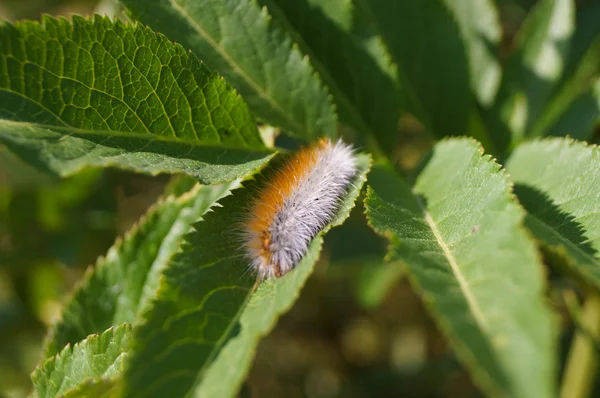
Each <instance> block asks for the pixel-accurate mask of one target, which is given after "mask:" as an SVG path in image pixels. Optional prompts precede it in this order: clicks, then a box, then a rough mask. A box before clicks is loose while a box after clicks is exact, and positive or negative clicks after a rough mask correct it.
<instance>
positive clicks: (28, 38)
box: [0, 16, 265, 182]
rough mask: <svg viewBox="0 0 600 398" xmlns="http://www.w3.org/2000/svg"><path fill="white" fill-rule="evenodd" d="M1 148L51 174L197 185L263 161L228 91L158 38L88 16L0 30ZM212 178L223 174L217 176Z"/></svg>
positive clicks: (241, 108) (248, 119) (243, 110)
mask: <svg viewBox="0 0 600 398" xmlns="http://www.w3.org/2000/svg"><path fill="white" fill-rule="evenodd" d="M0 119H6V120H9V121H12V122H23V123H22V124H19V123H13V124H11V123H10V122H8V121H3V122H2V125H0V142H2V143H4V144H5V145H7V146H8V147H9V148H11V150H13V151H14V152H15V153H17V154H18V155H19V156H21V158H23V159H24V160H25V161H28V162H30V163H32V164H34V165H36V166H39V167H44V168H46V169H49V170H51V171H54V172H57V173H59V174H62V175H65V174H72V173H74V172H75V171H77V170H79V169H80V168H82V167H84V166H87V165H92V166H107V165H108V166H118V167H124V168H128V169H131V170H136V171H143V172H148V173H153V174H156V173H160V172H171V173H172V172H176V171H185V172H188V173H191V174H193V175H194V176H196V177H197V178H199V179H200V180H203V181H205V182H214V181H224V180H226V179H232V176H233V178H236V177H239V176H241V175H243V174H244V173H246V172H247V171H248V169H251V168H253V167H254V168H256V167H257V166H258V164H260V162H261V161H264V160H265V153H262V154H261V153H260V152H261V151H264V146H263V144H262V141H261V138H260V135H259V134H258V130H257V128H256V126H255V124H254V118H253V117H252V116H251V115H250V113H249V111H248V109H247V106H246V104H245V103H244V102H243V100H242V99H241V98H240V96H239V95H238V94H237V92H236V91H235V90H233V89H232V88H231V87H230V86H228V85H227V84H226V83H225V81H224V80H223V79H222V78H221V77H220V76H219V75H217V74H216V73H213V72H211V71H209V70H208V68H207V67H206V66H205V65H204V64H202V63H201V62H200V61H199V60H198V59H197V58H196V57H195V56H194V55H192V54H190V53H189V52H186V51H185V50H184V49H183V47H181V46H179V45H176V44H173V43H172V42H170V41H169V40H167V38H165V37H164V36H163V35H161V34H155V33H154V32H152V31H151V30H150V29H148V28H146V27H143V26H141V25H139V24H135V25H130V24H125V23H123V22H120V21H118V20H117V21H111V20H110V19H109V18H105V17H100V16H94V17H92V18H91V19H85V18H82V17H78V16H73V17H72V20H71V21H68V20H66V19H57V18H52V17H48V16H44V17H43V18H42V22H41V23H37V22H32V21H26V22H17V23H15V24H10V23H8V22H2V23H0ZM220 174H223V175H222V176H221V175H220Z"/></svg>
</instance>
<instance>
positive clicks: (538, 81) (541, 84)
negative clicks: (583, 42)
mask: <svg viewBox="0 0 600 398" xmlns="http://www.w3.org/2000/svg"><path fill="white" fill-rule="evenodd" d="M574 14H575V5H574V4H573V0H541V1H540V2H539V3H538V4H537V5H536V6H535V8H534V9H533V10H532V11H531V13H530V14H529V16H528V17H527V19H526V20H525V22H524V23H523V27H522V28H521V30H520V31H519V32H518V37H517V42H516V50H515V52H514V54H513V55H512V56H511V58H510V59H509V61H508V66H507V68H506V73H505V74H504V80H503V82H502V86H501V89H500V94H499V97H498V101H497V103H496V108H497V110H498V112H500V115H501V116H500V117H501V120H502V121H503V123H505V124H506V126H507V127H508V129H509V130H510V132H511V134H512V137H513V141H515V140H516V141H517V142H518V141H519V140H521V139H522V138H523V137H524V136H525V135H526V134H529V133H530V130H531V128H532V127H533V124H534V123H535V122H536V121H537V120H538V118H539V117H540V115H541V114H542V112H543V110H544V107H545V106H546V104H547V102H548V100H549V98H550V96H551V94H552V92H553V90H554V89H555V87H556V84H557V83H558V82H559V81H560V78H561V76H562V73H563V70H564V65H565V62H566V60H567V56H568V53H569V49H570V42H571V36H572V35H573V31H574V27H575V15H574Z"/></svg>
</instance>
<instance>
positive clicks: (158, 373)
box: [125, 156, 369, 397]
mask: <svg viewBox="0 0 600 398" xmlns="http://www.w3.org/2000/svg"><path fill="white" fill-rule="evenodd" d="M359 164H360V173H359V175H358V176H357V177H356V179H355V181H354V184H353V186H352V188H351V190H350V191H349V192H348V194H347V195H346V196H345V197H344V198H343V202H342V205H341V207H340V210H339V211H338V214H337V216H336V217H335V219H334V221H333V222H332V223H331V224H330V226H332V225H338V224H340V223H341V222H342V221H343V220H344V219H345V218H346V217H347V216H348V213H349V212H350V209H351V208H352V206H353V204H354V201H355V199H356V197H357V196H358V193H359V191H360V188H361V186H362V183H363V181H364V179H365V174H366V172H367V170H368V168H369V158H368V157H366V156H360V158H359ZM261 180H262V181H261ZM264 182H265V181H264V179H263V178H261V179H260V180H257V181H255V182H248V183H246V185H247V186H246V188H244V189H238V190H236V191H234V193H233V195H232V196H229V197H226V198H224V199H223V200H222V201H220V204H221V205H222V208H217V209H215V211H213V212H209V213H207V214H206V215H205V216H204V217H203V218H204V220H203V221H201V222H199V223H197V224H196V225H195V228H196V230H195V231H193V232H191V233H189V234H188V235H187V236H186V240H187V243H186V244H185V245H184V246H183V247H182V250H181V252H180V253H179V254H178V255H176V257H175V258H174V259H173V260H172V261H171V262H170V263H169V266H168V268H167V269H165V272H164V276H165V277H164V279H162V280H161V285H160V288H159V292H158V296H157V299H156V300H155V301H154V302H153V303H152V305H151V308H150V309H149V311H148V312H147V313H146V314H144V323H143V324H142V325H141V326H140V327H139V328H137V329H136V330H135V331H134V339H133V341H132V344H133V348H132V354H131V357H130V361H129V362H128V365H127V368H126V372H125V383H126V384H125V389H126V390H125V393H126V394H128V396H136V397H138V396H139V397H165V396H184V395H185V394H186V393H188V392H189V391H190V389H192V388H193V387H194V385H195V384H197V383H201V384H200V387H199V390H198V391H199V392H198V393H199V394H203V393H204V392H207V394H208V393H209V392H210V394H208V395H204V394H203V396H211V397H220V396H231V395H232V394H233V393H235V391H236V390H237V388H238V386H239V384H240V383H241V381H242V380H243V379H244V376H245V374H246V372H247V370H248V367H249V364H250V361H251V359H252V356H253V353H254V350H255V347H256V344H257V342H258V340H259V339H260V337H262V336H263V335H265V334H266V333H267V332H268V331H269V330H270V329H271V328H272V327H273V325H274V324H275V322H276V319H277V318H278V317H279V315H281V314H282V313H283V312H285V311H286V310H287V309H289V308H290V306H291V305H292V304H293V302H294V301H295V299H296V297H297V295H298V294H299V291H300V289H301V288H302V286H303V284H304V281H305V280H306V278H307V277H308V276H309V275H310V273H311V271H312V267H313V265H314V262H315V261H316V259H317V258H318V254H319V250H320V247H321V241H322V235H323V234H324V232H325V231H326V230H327V229H329V228H330V226H328V227H327V228H326V229H325V231H323V232H322V233H321V234H319V235H318V236H317V237H316V238H315V240H314V241H313V242H312V244H311V245H310V248H309V250H308V252H307V254H306V256H305V257H304V259H303V260H302V261H301V263H300V264H299V265H298V266H297V267H296V268H295V269H294V270H292V271H291V272H289V273H288V274H286V275H285V276H283V277H282V278H279V279H277V280H272V281H267V282H265V283H263V284H261V285H260V286H259V287H258V289H257V290H256V292H254V293H253V292H252V291H253V286H255V282H256V277H255V275H254V273H253V272H252V270H250V269H249V268H248V267H249V265H248V261H247V260H246V259H245V256H244V255H243V246H242V243H243V242H242V240H241V236H240V230H239V227H240V222H243V220H244V219H245V218H246V217H248V215H247V214H246V212H247V211H248V210H247V209H248V205H249V201H250V200H251V199H252V197H253V196H254V195H255V194H256V189H257V187H258V186H260V185H261V184H262V183H264ZM259 315H260V316H259ZM225 371H226V374H227V377H223V374H224V372H225Z"/></svg>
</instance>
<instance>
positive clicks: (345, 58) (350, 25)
mask: <svg viewBox="0 0 600 398" xmlns="http://www.w3.org/2000/svg"><path fill="white" fill-rule="evenodd" d="M260 3H261V4H264V5H266V6H268V9H269V12H270V13H271V15H273V17H274V18H275V19H277V20H278V21H279V22H280V23H281V24H282V25H283V26H285V27H286V28H287V29H288V30H289V31H290V34H291V35H292V37H293V38H294V40H295V41H296V42H297V43H298V44H299V46H300V48H301V49H302V50H303V51H304V52H305V53H307V54H309V55H310V57H311V61H312V63H313V64H314V65H315V68H316V69H317V70H318V72H319V74H320V75H321V78H322V79H323V81H324V82H326V83H327V86H328V87H329V89H330V90H331V93H332V94H333V97H334V99H335V102H336V105H337V110H338V112H339V114H340V118H341V121H342V122H344V123H346V124H348V125H350V126H353V127H354V128H355V129H357V130H358V131H359V132H361V133H363V134H367V135H371V136H373V137H377V139H378V141H379V142H380V145H381V147H382V148H384V149H386V150H387V149H391V148H393V147H394V143H395V138H396V137H397V135H398V120H399V118H400V104H399V99H400V94H399V91H398V85H397V82H396V78H395V70H394V68H392V66H391V62H390V59H389V56H388V55H387V54H386V53H385V49H383V48H381V49H380V51H374V50H372V48H371V47H372V46H381V43H380V38H379V37H377V36H375V35H373V34H368V33H369V32H365V29H364V28H363V27H362V26H361V24H360V23H359V22H358V21H359V20H360V19H361V18H362V17H363V16H362V13H360V9H357V8H356V7H354V5H353V4H352V2H349V1H346V0H335V1H324V0H260ZM362 25H364V24H362ZM365 33H366V34H365Z"/></svg>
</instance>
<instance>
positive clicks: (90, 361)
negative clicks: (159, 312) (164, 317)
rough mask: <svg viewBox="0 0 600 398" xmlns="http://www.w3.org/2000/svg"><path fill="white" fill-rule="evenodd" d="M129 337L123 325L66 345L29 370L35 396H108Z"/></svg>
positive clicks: (129, 329) (121, 366)
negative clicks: (83, 393) (72, 344)
mask: <svg viewBox="0 0 600 398" xmlns="http://www.w3.org/2000/svg"><path fill="white" fill-rule="evenodd" d="M130 338H131V325H127V324H125V325H121V326H118V327H115V328H111V329H109V330H107V331H105V332H104V333H102V334H96V335H93V336H90V337H88V338H87V339H85V340H83V341H81V342H79V343H77V344H75V345H74V346H67V347H65V348H64V349H63V350H62V351H61V352H60V353H58V354H57V355H56V356H53V357H51V358H49V359H48V360H47V361H46V362H44V363H43V364H42V365H41V366H39V367H38V368H36V370H35V371H34V372H33V373H32V375H31V379H32V380H33V385H34V388H35V396H36V397H39V398H43V397H48V398H51V397H56V396H59V395H60V396H63V395H64V396H65V397H77V396H85V395H82V392H87V393H89V394H91V393H95V394H100V393H102V394H103V395H102V396H107V395H106V394H108V393H109V392H110V391H111V390H113V389H114V388H115V384H114V381H111V379H114V378H115V377H117V376H119V375H120V374H121V372H122V371H123V363H124V360H125V358H126V356H127V350H128V344H129V339H130ZM87 396H94V395H87ZM96 396H100V395H96Z"/></svg>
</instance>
